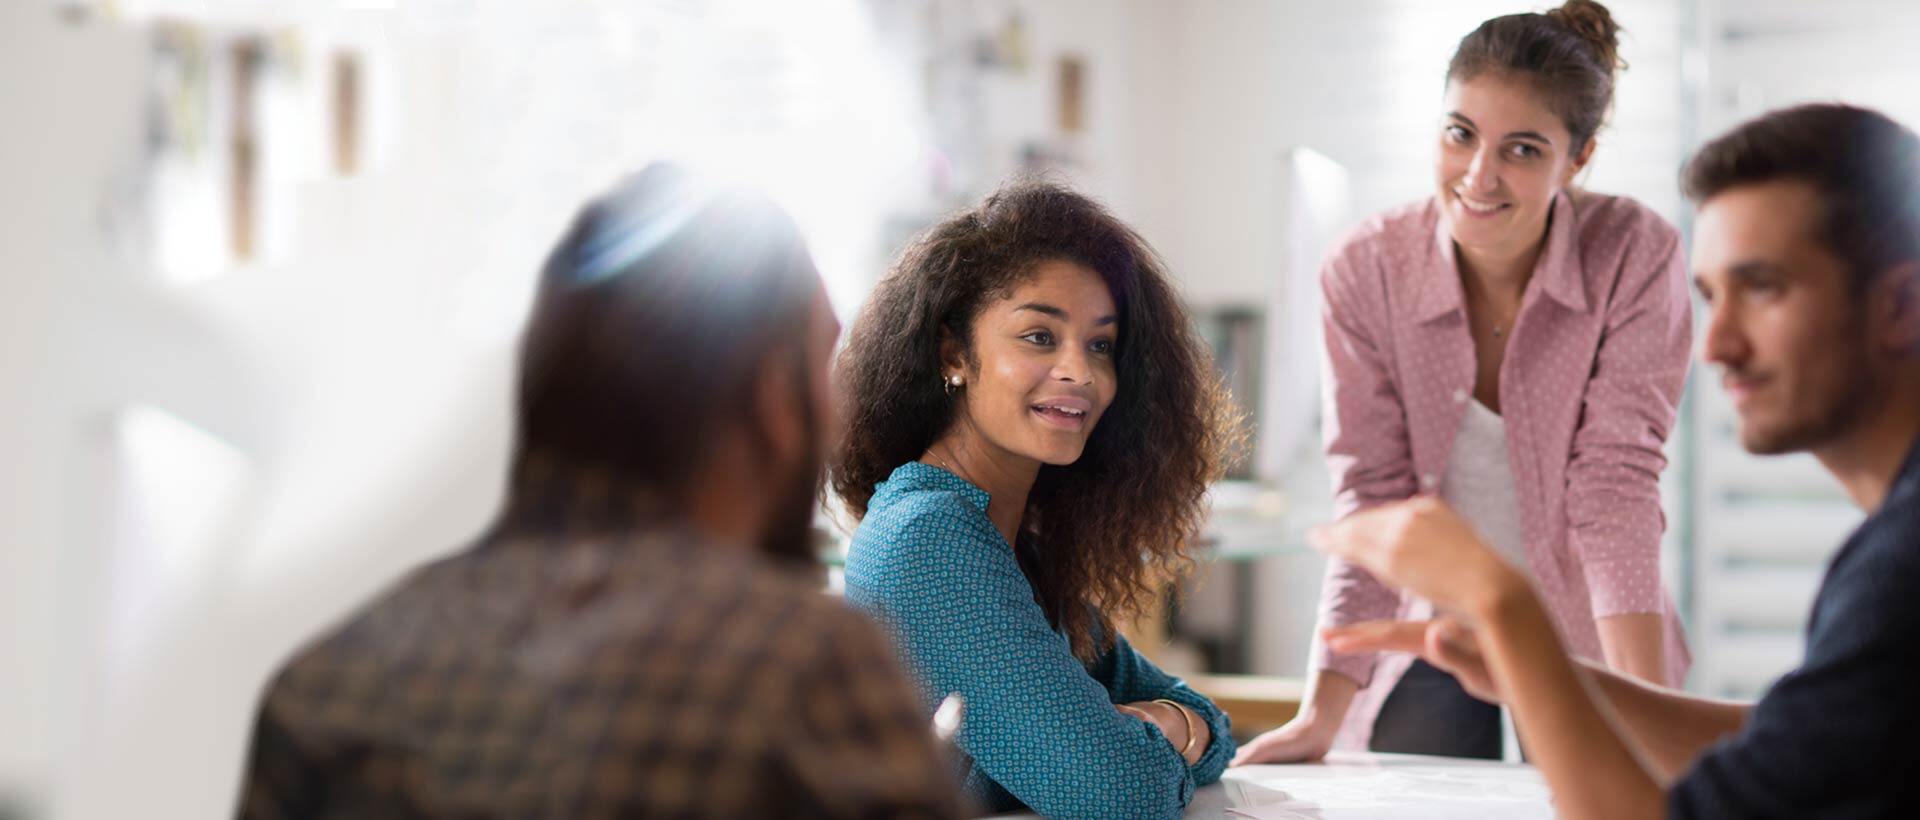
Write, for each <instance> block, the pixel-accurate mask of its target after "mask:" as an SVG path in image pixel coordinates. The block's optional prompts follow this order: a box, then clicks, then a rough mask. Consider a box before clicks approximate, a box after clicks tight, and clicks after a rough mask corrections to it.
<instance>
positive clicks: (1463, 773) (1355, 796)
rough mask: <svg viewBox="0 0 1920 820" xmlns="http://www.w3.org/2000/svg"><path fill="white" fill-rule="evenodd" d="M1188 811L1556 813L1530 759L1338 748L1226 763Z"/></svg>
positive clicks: (1227, 816) (1352, 819)
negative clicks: (1315, 754) (1317, 759)
mask: <svg viewBox="0 0 1920 820" xmlns="http://www.w3.org/2000/svg"><path fill="white" fill-rule="evenodd" d="M994 816H995V817H1002V818H1016V817H1028V818H1030V817H1036V816H1037V815H1032V814H1004V815H994ZM1186 816H1187V817H1188V818H1205V819H1206V820H1248V819H1249V818H1253V819H1254V820H1386V819H1387V818H1402V817H1407V818H1444V820H1454V819H1455V818H1459V820H1468V818H1472V820H1551V818H1552V817H1553V816H1554V814H1553V805H1552V803H1551V802H1550V801H1549V798H1548V795H1547V789H1546V782H1545V781H1544V780H1542V779H1541V777H1540V773H1539V772H1538V771H1536V770H1535V769H1534V768H1533V767H1532V766H1526V765H1520V764H1514V763H1495V762H1490V761H1481V760H1463V759H1460V758H1452V757H1426V756H1423V755H1395V754H1373V753H1342V752H1335V753H1333V754H1331V755H1328V756H1327V759H1326V760H1325V761H1324V762H1321V763H1308V764H1294V765H1286V766H1243V767H1240V768H1234V769H1228V770H1227V773H1226V775H1225V776H1224V777H1222V778H1221V779H1220V782H1219V783H1216V784H1214V785H1211V786H1207V787H1205V788H1202V789H1200V790H1199V791H1198V792H1196V793H1195V794H1194V796H1193V802H1192V803H1191V804H1189V805H1188V806H1187V813H1186Z"/></svg>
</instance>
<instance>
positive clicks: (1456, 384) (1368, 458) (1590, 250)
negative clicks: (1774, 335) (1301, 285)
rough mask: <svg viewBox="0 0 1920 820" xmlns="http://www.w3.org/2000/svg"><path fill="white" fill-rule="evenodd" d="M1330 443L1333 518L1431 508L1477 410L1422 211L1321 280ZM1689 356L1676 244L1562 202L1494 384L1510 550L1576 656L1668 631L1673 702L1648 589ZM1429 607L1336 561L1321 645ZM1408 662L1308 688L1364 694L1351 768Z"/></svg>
mask: <svg viewBox="0 0 1920 820" xmlns="http://www.w3.org/2000/svg"><path fill="white" fill-rule="evenodd" d="M1321 288H1322V295H1323V302H1322V312H1323V319H1324V331H1325V334H1326V354H1327V364H1326V396H1325V399H1326V407H1325V422H1324V434H1325V444H1326V452H1327V462H1328V466H1329V468H1330V470H1331V472H1332V475H1333V482H1334V494H1335V495H1334V499H1335V500H1334V505H1335V510H1334V513H1335V515H1336V516H1344V515H1347V514H1349V513H1351V512H1353V511H1355V510H1359V509H1363V508H1365V507H1368V506H1370V505H1373V504H1379V503H1382V502H1387V501H1395V500H1399V499H1404V498H1407V497H1410V496H1412V495H1415V494H1416V493H1419V494H1438V493H1439V491H1440V487H1439V482H1440V480H1441V478H1442V477H1444V476H1445V475H1446V466H1447V461H1448V458H1449V456H1450V455H1451V450H1452V447H1453V439H1454V435H1455V434H1456V433H1457V432H1458V431H1459V430H1460V422H1461V416H1462V414H1463V413H1465V412H1466V410H1467V405H1468V402H1471V401H1473V387H1474V379H1475V366H1474V348H1473V339H1472V337H1471V335H1470V333H1469V330H1468V327H1467V315H1466V309H1465V300H1464V296H1463V291H1462V289H1461V284H1460V273H1459V270H1458V268H1457V267H1456V266H1455V262H1454V254H1453V242H1452V238H1451V237H1450V236H1449V234H1448V231H1447V228H1446V225H1445V222H1444V220H1443V218H1442V216H1441V212H1440V209H1439V207H1438V205H1437V204H1436V203H1435V202H1434V201H1432V200H1427V201H1423V202H1420V203H1415V204H1412V205H1407V206H1402V207H1400V208H1396V209H1394V210H1391V211H1387V212H1385V213H1383V214H1380V215H1378V216H1375V217H1373V218H1371V219H1369V220H1367V221H1366V222H1364V223H1362V224H1361V225H1360V226H1359V227H1358V228H1356V229H1355V230H1354V232H1353V233H1352V234H1350V235H1349V236H1348V237H1347V238H1346V239H1345V241H1344V242H1342V243H1341V245H1340V246H1339V247H1338V249H1337V250H1336V251H1334V253H1333V254H1332V255H1331V256H1330V257H1329V258H1328V260H1327V262H1326V264H1325V266H1324V268H1323V269H1322V270H1321ZM1691 341H1692V306H1691V302H1690V301H1689V297H1688V291H1687V279H1686V270H1685V259H1684V256H1683V254H1682V251H1681V249H1680V236H1679V232H1678V231H1676V230H1675V229H1674V228H1673V226H1672V225H1669V224H1668V223H1667V222H1666V221H1665V220H1664V219H1661V218H1660V216H1659V215H1657V214H1655V213H1654V212H1653V211H1651V210H1648V209H1647V208H1646V207H1645V206H1643V205H1641V204H1639V203H1638V202H1635V201H1633V200H1631V199H1627V198H1624V197H1611V196H1603V195H1598V194H1591V193H1585V192H1577V193H1568V192H1562V193H1561V194H1559V195H1558V196H1557V197H1556V198H1555V200H1554V203H1553V209H1552V212H1551V217H1550V225H1549V228H1548V231H1547V244H1546V247H1545V249H1544V250H1543V251H1542V252H1541V254H1540V259H1539V262H1538V263H1536V267H1535V268H1534V273H1533V277H1532V279H1530V280H1529V282H1528V285H1527V290H1526V293H1525V295H1524V296H1523V298H1522V300H1521V305H1520V311H1519V313H1518V315H1517V316H1516V318H1515V320H1514V325H1513V328H1512V330H1511V331H1510V333H1509V336H1508V342H1507V349H1506V357H1505V360H1504V361H1503V363H1502V364H1501V369H1500V406H1501V410H1502V414H1503V415H1504V417H1505V422H1506V436H1507V449H1508V451H1509V462H1510V464H1509V466H1510V467H1511V469H1512V471H1513V477H1514V485H1515V489H1516V496H1517V497H1516V499H1515V501H1516V503H1517V505H1518V507H1519V510H1520V523H1521V534H1522V537H1523V539H1524V541H1525V542H1526V543H1525V551H1526V555H1527V559H1528V563H1529V564H1530V566H1529V569H1530V570H1531V571H1532V576H1533V579H1534V583H1535V584H1536V585H1537V586H1538V588H1539V591H1540V594H1541V597H1542V598H1543V599H1544V600H1545V601H1546V603H1547V606H1548V609H1549V610H1550V611H1551V612H1552V614H1553V617H1554V620H1555V622H1556V624H1557V626H1558V627H1559V629H1560V633H1561V635H1562V636H1563V638H1564V639H1565V640H1566V641H1567V643H1568V646H1569V648H1570V649H1572V650H1573V652H1574V653H1575V654H1578V655H1580V656H1582V657H1587V658H1592V659H1596V660H1598V659H1601V658H1602V654H1601V648H1600V637H1599V632H1598V629H1597V628H1596V626H1595V623H1594V621H1595V619H1597V618H1604V617H1607V616H1609V615H1622V614H1631V613H1659V614H1662V615H1664V616H1665V621H1666V624H1667V627H1666V633H1667V641H1666V672H1667V677H1668V683H1669V684H1671V685H1678V684H1679V682H1680V680H1681V679H1682V678H1683V677H1684V676H1685V674H1686V669H1687V666H1688V665H1689V663H1690V657H1689V656H1688V654H1687V649H1686V644H1685V640H1684V638H1683V636H1682V635H1681V633H1680V625H1679V620H1678V618H1677V617H1676V615H1675V612H1674V607H1673V604H1672V598H1671V596H1670V595H1668V594H1667V591H1666V589H1665V587H1664V586H1663V584H1662V583H1661V580H1660V536H1661V533H1662V531H1663V530H1664V529H1665V527H1666V518H1665V516H1664V514H1663V513H1662V512H1661V508H1660V490H1659V477H1660V471H1661V470H1662V469H1664V468H1665V467H1666V464H1667V460H1666V456H1665V455H1664V454H1663V452H1662V447H1663V446H1664V445H1665V442H1666V439H1667V434H1668V432H1669V431H1670V430H1671V429H1672V428H1673V423H1674V418H1675V416H1676V415H1677V413H1678V407H1679V402H1680V392H1681V388H1682V387H1683V385H1684V383H1685V381H1686V374H1687V365H1688V356H1689V348H1690V346H1691ZM1431 614H1432V605H1431V604H1429V603H1427V602H1425V601H1421V600H1418V599H1413V598H1411V597H1408V596H1404V595H1402V594H1400V593H1398V592H1395V591H1394V590H1391V589H1388V588H1387V587H1386V586H1384V585H1382V584H1381V583H1380V582H1379V581H1377V580H1375V579H1374V578H1373V577H1372V576H1371V575H1368V574H1367V573H1366V572H1365V571H1363V570H1361V569H1359V568H1358V567H1355V566H1353V565H1351V564H1347V563H1345V562H1342V561H1339V560H1335V561H1333V562H1331V563H1330V564H1329V566H1328V570H1327V577H1326V579H1325V583H1324V584H1323V586H1322V589H1321V600H1320V620H1321V625H1322V626H1331V625H1338V624H1346V623H1354V622H1358V621H1368V620H1377V619H1386V618H1423V617H1428V616H1430V615H1431ZM1411 660H1412V659H1411V658H1410V657H1409V656H1405V655H1385V656H1377V655H1373V654H1359V655H1335V654H1332V653H1330V652H1329V651H1328V650H1327V649H1326V648H1325V646H1323V645H1319V644H1317V643H1316V646H1315V657H1314V662H1315V664H1316V666H1317V668H1321V669H1327V670H1331V671H1333V672H1337V673H1339V674H1342V675H1345V676H1347V677H1350V678H1352V679H1353V680H1355V681H1358V682H1359V683H1360V684H1361V685H1362V686H1363V687H1364V688H1363V689H1362V691H1361V694H1360V695H1359V697H1357V698H1356V699H1355V701H1354V704H1353V706H1352V708H1351V709H1350V710H1349V712H1348V715H1347V719H1346V722H1345V724H1343V726H1342V729H1341V734H1340V739H1339V741H1338V745H1339V746H1340V747H1342V748H1364V746H1365V745H1366V742H1367V739H1368V738H1369V737H1370V736H1371V734H1372V727H1373V720H1374V717H1375V716H1376V715H1377V714H1378V712H1379V708H1380V704H1381V703H1383V702H1384V701H1385V700H1386V696H1387V694H1388V693H1390V692H1391V691H1392V689H1393V686H1394V685H1395V684H1396V683H1397V682H1398V681H1399V679H1400V676H1401V674H1403V673H1404V672H1405V671H1406V669H1407V667H1408V666H1409V665H1410V664H1411Z"/></svg>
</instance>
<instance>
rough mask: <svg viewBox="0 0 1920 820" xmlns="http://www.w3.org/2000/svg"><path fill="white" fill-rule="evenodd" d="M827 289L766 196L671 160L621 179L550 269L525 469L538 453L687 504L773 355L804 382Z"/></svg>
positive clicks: (539, 318) (522, 432) (532, 364)
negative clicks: (816, 310) (811, 334)
mask: <svg viewBox="0 0 1920 820" xmlns="http://www.w3.org/2000/svg"><path fill="white" fill-rule="evenodd" d="M816 282H817V275H816V274H815V272H814V268H813V262H812V260H811V259H810V258H809V256H808V255H807V251H806V247H805V245H804V243H803V242H802V240H801V237H800V233H799V230H798V229H797V227H796V226H795V225H794V224H793V222H792V220H791V219H789V218H788V217H787V216H786V214H785V213H784V212H782V211H781V210H780V209H779V208H778V207H776V206H775V205H774V204H773V203H772V202H771V201H769V200H767V199H766V198H764V197H763V196H760V195H757V194H752V193H749V192H746V191H742V190H734V189H725V188H717V187H715V186H713V185H710V184H707V183H706V182H704V181H703V180H700V179H699V178H697V177H696V176H695V175H694V174H692V173H690V172H688V171H686V170H685V169H681V168H678V167H674V166H670V165H663V164H656V165H652V166H649V167H647V168H646V169H645V170H642V171H641V172H640V173H638V174H635V175H633V176H631V177H628V178H627V179H625V180H623V181H622V182H621V183H620V184H619V185H617V186H615V188H614V189H613V190H612V191H610V192H608V193H606V194H605V195H603V196H601V197H599V198H598V199H595V200H593V201H592V202H589V203H588V204H587V205H586V207H585V208H584V209H582V211H581V212H580V214H579V216H578V217H576V218H575V219H574V222H573V225H572V227H571V228H569V229H568V231H567V233H566V235H565V236H564V237H562V238H561V240H560V243H559V245H558V246H557V247H555V248H554V249H553V252H552V254H551V255H550V256H549V257H548V259H547V262H546V265H545V267H544V268H543V270H542V272H541V278H540V285H539V293H538V295H537V296H536V297H535V300H534V306H533V314H532V316H531V318H530V319H529V321H528V325H527V331H526V337H525V340H524V343H523V347H522V351H521V366H520V387H519V402H518V408H517V409H518V422H517V424H518V429H517V432H518V445H517V446H518V450H517V454H516V457H515V461H516V464H517V466H519V465H522V464H524V462H525V460H526V458H527V456H528V454H529V453H536V452H537V453H539V454H541V455H542V456H543V457H552V458H558V459H561V460H564V461H566V462H568V463H570V464H575V465H580V466H584V467H589V468H592V469H594V470H596V471H599V472H602V473H604V474H606V475H607V477H608V478H609V479H611V480H614V481H617V482H619V483H620V484H621V485H622V487H623V488H624V489H627V490H638V491H640V492H641V493H643V494H645V495H647V496H651V497H652V498H653V499H654V500H656V501H658V502H661V503H672V502H675V501H679V500H681V499H682V498H684V491H685V489H686V479H687V477H688V476H689V475H690V474H691V473H693V471H694V470H695V469H697V467H698V466H699V464H700V461H701V460H702V458H703V457H705V456H706V455H707V454H708V452H709V449H708V448H709V447H710V445H711V443H712V442H713V441H715V440H716V439H717V438H718V437H719V434H722V433H724V432H725V431H726V430H728V429H729V428H730V427H732V426H734V425H737V424H739V423H741V421H742V420H743V419H744V418H745V417H746V416H747V414H748V413H749V412H751V408H752V407H753V406H754V401H753V389H754V385H755V384H756V381H757V377H758V376H759V375H760V373H761V372H762V369H763V365H764V364H765V363H767V362H768V361H769V357H781V358H782V359H790V360H792V361H793V362H794V365H793V372H794V373H795V374H796V376H804V370H803V367H804V362H805V345H804V344H801V343H799V342H798V340H803V339H805V338H807V322H808V317H809V316H810V310H811V305H812V300H813V298H814V293H815V289H816V287H817V285H816V284H815V283H816ZM798 383H799V384H800V385H805V384H806V381H805V380H804V379H802V380H801V381H800V382H798ZM802 389H804V387H803V388H802Z"/></svg>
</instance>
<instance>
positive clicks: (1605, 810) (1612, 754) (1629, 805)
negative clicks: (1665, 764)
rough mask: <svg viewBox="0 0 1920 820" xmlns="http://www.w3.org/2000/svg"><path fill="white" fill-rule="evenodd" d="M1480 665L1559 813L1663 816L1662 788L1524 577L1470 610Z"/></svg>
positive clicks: (1575, 819)
mask: <svg viewBox="0 0 1920 820" xmlns="http://www.w3.org/2000/svg"><path fill="white" fill-rule="evenodd" d="M1476 608H1477V609H1479V610H1480V611H1478V612H1476V613H1475V614H1476V615H1477V617H1478V619H1479V620H1480V622H1481V624H1482V625H1483V626H1484V628H1485V629H1486V637H1487V638H1488V639H1489V640H1487V641H1486V642H1485V644H1484V646H1483V648H1484V650H1485V652H1486V658H1487V663H1488V668H1489V671H1490V672H1491V674H1492V675H1493V678H1494V680H1495V681H1496V682H1497V683H1498V685H1499V687H1500V689H1501V690H1502V691H1504V692H1505V693H1506V694H1507V702H1508V705H1509V706H1511V707H1512V709H1513V713H1514V722H1515V724H1516V726H1517V727H1518V729H1519V731H1520V736H1521V739H1522V740H1523V741H1524V742H1525V743H1526V746H1527V753H1528V755H1529V757H1531V758H1532V760H1533V761H1534V763H1535V764H1536V765H1538V766H1539V768H1540V771H1541V773H1542V774H1544V775H1545V776H1546V778H1547V783H1548V785H1549V786H1551V787H1552V789H1553V794H1554V804H1555V807H1556V808H1558V809H1559V812H1560V816H1561V817H1565V818H1570V819H1572V820H1580V819H1581V818H1613V817H1647V818H1657V817H1663V816H1664V815H1665V797H1666V795H1665V791H1664V789H1663V787H1662V785H1661V783H1660V782H1659V781H1658V780H1656V779H1655V777H1654V775H1653V773H1652V772H1651V771H1649V767H1648V765H1647V764H1645V763H1643V762H1642V761H1641V759H1640V758H1639V756H1638V755H1637V752H1636V749H1635V748H1634V746H1633V745H1632V744H1630V743H1629V742H1628V740H1627V739H1626V738H1625V737H1624V736H1623V733H1622V732H1621V731H1620V730H1619V729H1618V728H1616V725H1615V724H1614V722H1613V721H1611V720H1609V718H1608V715H1607V712H1608V711H1610V710H1609V709H1608V708H1607V707H1606V706H1605V705H1604V700H1603V699H1602V698H1601V697H1599V695H1598V693H1597V691H1595V688H1594V686H1593V684H1592V682H1591V678H1592V676H1591V675H1589V674H1586V673H1585V672H1583V670H1582V669H1581V668H1580V667H1579V666H1578V665H1576V663H1575V662H1574V661H1573V659H1572V658H1570V657H1569V656H1568V655H1567V653H1566V649H1565V647H1564V646H1562V645H1561V643H1560V638H1559V636H1558V635H1557V634H1555V633H1554V631H1553V624H1552V622H1551V621H1550V620H1549V619H1548V616H1547V613H1546V610H1545V609H1544V608H1543V607H1542V606H1541V604H1540V600H1539V598H1537V597H1536V596H1535V595H1534V593H1533V591H1532V589H1531V588H1530V587H1529V586H1528V585H1527V584H1526V582H1525V580H1524V579H1521V578H1519V577H1518V576H1515V577H1513V578H1511V579H1508V580H1507V581H1506V582H1504V583H1501V584H1499V585H1497V589H1496V591H1495V593H1494V594H1493V595H1492V596H1490V597H1489V598H1488V599H1487V601H1486V602H1485V605H1484V606H1481V607H1476Z"/></svg>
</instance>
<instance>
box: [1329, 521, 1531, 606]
mask: <svg viewBox="0 0 1920 820" xmlns="http://www.w3.org/2000/svg"><path fill="white" fill-rule="evenodd" d="M1307 541H1308V543H1310V544H1312V545H1313V547H1314V548H1315V549H1318V550H1320V551H1321V552H1324V553H1327V554H1328V555H1332V556H1335V557H1337V558H1344V559H1346V560H1348V561H1352V562H1353V563H1355V564H1358V565H1359V566H1360V567H1361V568H1362V569H1365V570H1366V571H1367V572H1369V573H1372V574H1373V576H1374V577H1375V578H1378V579H1379V580H1380V581H1381V582H1382V583H1385V584H1386V585H1388V586H1391V587H1394V588H1397V589H1403V590H1406V591H1408V592H1411V593H1413V594H1414V595H1417V596H1419V597H1422V598H1425V599H1427V600H1429V601H1432V602H1433V603H1434V605H1435V606H1437V607H1439V608H1440V609H1442V610H1451V611H1455V612H1470V613H1471V612H1480V611H1482V609H1483V607H1484V606H1485V605H1487V604H1488V603H1490V602H1491V601H1492V600H1493V599H1494V598H1495V596H1496V595H1497V594H1498V593H1499V591H1500V589H1501V587H1502V585H1503V584H1506V583H1508V582H1510V581H1511V576H1513V575H1514V569H1513V568H1512V567H1510V566H1508V565H1507V563H1506V562H1505V561H1503V560H1501V558H1500V556H1499V555H1497V554H1495V553H1494V551H1493V549H1492V548H1491V547H1488V546H1487V545H1486V543H1485V542H1483V541H1481V540H1480V536H1479V535H1478V534H1477V533H1475V532H1474V531H1473V527H1471V526H1469V525H1468V524H1467V522H1466V520H1465V519H1462V518H1461V517H1460V516H1459V515H1458V514H1456V513H1455V512H1454V511H1453V509H1452V508H1450V507H1448V506H1447V505H1446V502H1444V501H1441V500H1439V499H1437V498H1433V497H1430V496H1421V497H1418V498H1411V499H1408V500H1406V501H1399V502H1395V503H1392V504H1382V505H1380V506H1378V507H1373V508H1371V509H1367V510H1363V511H1361V512H1357V513H1354V514H1353V515H1349V516H1347V517H1346V518H1343V519H1340V520H1339V521H1336V522H1334V523H1331V524H1325V525H1322V526H1319V527H1315V528H1314V529H1313V530H1312V531H1310V532H1308V533H1307Z"/></svg>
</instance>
